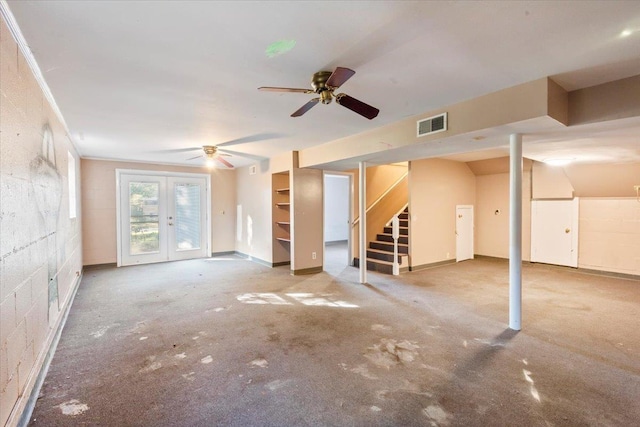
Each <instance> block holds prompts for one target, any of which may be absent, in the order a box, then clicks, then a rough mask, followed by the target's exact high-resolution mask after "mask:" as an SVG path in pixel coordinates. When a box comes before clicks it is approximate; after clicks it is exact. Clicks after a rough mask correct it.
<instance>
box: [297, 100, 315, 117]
mask: <svg viewBox="0 0 640 427" xmlns="http://www.w3.org/2000/svg"><path fill="white" fill-rule="evenodd" d="M318 101H320V98H313V99H312V100H311V101H309V102H307V103H306V104H304V105H303V106H302V107H300V108H299V109H298V110H297V111H295V112H294V113H293V114H292V115H291V117H300V116H301V115H303V114H304V113H306V112H307V111H309V110H310V109H312V108H313V107H314V106H315V105H316V104H317V103H318Z"/></svg>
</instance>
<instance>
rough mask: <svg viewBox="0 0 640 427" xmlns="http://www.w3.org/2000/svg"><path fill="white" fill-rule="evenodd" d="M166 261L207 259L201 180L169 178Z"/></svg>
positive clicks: (205, 207)
mask: <svg viewBox="0 0 640 427" xmlns="http://www.w3.org/2000/svg"><path fill="white" fill-rule="evenodd" d="M167 188H168V193H169V197H170V198H169V259H170V260H177V259H186V258H198V257H205V256H208V254H207V227H206V226H205V221H206V218H207V206H206V205H207V204H206V200H207V197H206V182H205V180H204V178H191V177H168V178H167Z"/></svg>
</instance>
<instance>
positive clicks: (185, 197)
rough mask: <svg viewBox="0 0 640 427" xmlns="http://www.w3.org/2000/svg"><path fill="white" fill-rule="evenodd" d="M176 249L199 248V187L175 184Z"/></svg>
mask: <svg viewBox="0 0 640 427" xmlns="http://www.w3.org/2000/svg"><path fill="white" fill-rule="evenodd" d="M175 198H176V218H175V227H176V230H175V232H176V246H177V247H176V249H178V250H181V249H182V250H186V249H199V248H200V186H199V185H197V184H176V186H175Z"/></svg>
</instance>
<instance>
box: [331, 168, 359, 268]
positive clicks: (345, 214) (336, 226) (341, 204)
mask: <svg viewBox="0 0 640 427" xmlns="http://www.w3.org/2000/svg"><path fill="white" fill-rule="evenodd" d="M352 185H353V184H352V176H351V174H349V173H340V172H325V174H324V269H325V270H326V271H329V270H332V269H339V270H342V269H344V268H345V267H346V266H348V265H351V259H352V257H351V237H352V236H351V234H352V230H351V221H352V218H351V206H352V204H351V201H352V194H353V193H352V192H353V187H352Z"/></svg>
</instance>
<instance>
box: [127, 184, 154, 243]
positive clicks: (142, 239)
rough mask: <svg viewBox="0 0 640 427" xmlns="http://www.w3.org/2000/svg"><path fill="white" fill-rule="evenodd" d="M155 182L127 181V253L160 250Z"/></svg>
mask: <svg viewBox="0 0 640 427" xmlns="http://www.w3.org/2000/svg"><path fill="white" fill-rule="evenodd" d="M159 193H160V184H159V183H157V182H129V253H130V254H131V255H141V254H149V253H158V252H159V251H160V219H159V216H158V214H159V212H158V199H159Z"/></svg>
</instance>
